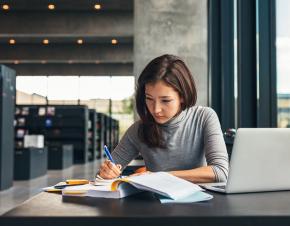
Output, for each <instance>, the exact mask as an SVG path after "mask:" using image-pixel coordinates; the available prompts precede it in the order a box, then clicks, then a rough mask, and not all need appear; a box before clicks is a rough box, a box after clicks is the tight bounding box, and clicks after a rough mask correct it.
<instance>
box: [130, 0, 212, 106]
mask: <svg viewBox="0 0 290 226" xmlns="http://www.w3.org/2000/svg"><path fill="white" fill-rule="evenodd" d="M134 4H135V5H134V75H135V76H136V78H137V77H138V76H139V75H140V73H141V71H142V69H143V68H144V67H145V65H146V64H147V63H148V62H149V61H150V60H151V59H153V58H155V57H157V56H159V55H162V54H165V53H169V54H174V55H178V56H179V57H181V58H183V59H184V60H185V62H186V63H187V65H188V66H189V68H190V70H191V72H192V74H193V76H194V79H195V81H196V83H197V89H198V103H197V104H199V105H208V95H207V90H208V87H207V83H208V76H207V0H182V1H176V0H146V1H144V0H135V1H134Z"/></svg>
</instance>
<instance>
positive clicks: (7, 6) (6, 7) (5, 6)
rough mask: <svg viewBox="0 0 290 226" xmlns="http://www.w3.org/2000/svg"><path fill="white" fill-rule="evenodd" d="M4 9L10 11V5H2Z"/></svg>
mask: <svg viewBox="0 0 290 226" xmlns="http://www.w3.org/2000/svg"><path fill="white" fill-rule="evenodd" d="M2 9H3V10H9V9H10V7H9V5H7V4H4V5H2Z"/></svg>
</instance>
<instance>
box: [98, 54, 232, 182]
mask: <svg viewBox="0 0 290 226" xmlns="http://www.w3.org/2000/svg"><path fill="white" fill-rule="evenodd" d="M196 99H197V93H196V87H195V82H194V80H193V77H192V75H191V73H190V71H189V69H188V68H187V66H186V65H185V63H184V62H183V61H182V60H181V59H180V58H178V57H176V56H173V55H163V56H160V57H157V58H155V59H153V60H152V61H151V62H150V63H149V64H148V65H147V66H146V67H145V69H144V70H143V72H142V73H141V75H140V77H139V79H138V83H137V90H136V107H137V112H138V114H139V116H140V120H139V121H137V122H135V123H134V124H133V125H132V126H131V127H130V128H129V129H128V130H127V131H126V133H125V135H124V136H123V137H122V139H121V141H120V143H119V144H118V146H117V147H116V148H115V150H114V151H113V153H112V157H113V159H114V161H115V163H116V164H114V163H112V162H110V161H108V160H107V161H105V162H104V163H103V164H102V165H101V168H100V170H99V176H101V177H102V178H106V179H109V178H115V177H118V176H119V175H120V174H121V169H124V168H125V167H126V166H127V164H128V163H129V162H130V161H131V160H133V159H134V158H135V157H137V156H138V154H139V153H140V154H141V155H142V157H143V159H144V162H145V165H146V168H147V169H148V170H149V171H153V172H156V171H166V172H169V173H171V174H173V175H175V176H177V177H180V178H183V179H185V180H188V181H192V182H194V183H203V182H223V181H226V180H227V175H228V155H227V151H226V146H225V143H224V140H223V135H222V131H221V128H220V123H219V120H218V117H217V115H216V113H215V112H214V111H213V110H212V109H211V108H208V107H201V106H195V103H196Z"/></svg>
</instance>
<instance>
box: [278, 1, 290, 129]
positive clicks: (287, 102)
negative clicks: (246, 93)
mask: <svg viewBox="0 0 290 226" xmlns="http://www.w3.org/2000/svg"><path fill="white" fill-rule="evenodd" d="M289 12H290V1H289V0H276V30H277V32H276V40H277V41H276V47H277V98H278V102H277V103H278V127H290V64H289V62H290V30H289V27H290V14H289Z"/></svg>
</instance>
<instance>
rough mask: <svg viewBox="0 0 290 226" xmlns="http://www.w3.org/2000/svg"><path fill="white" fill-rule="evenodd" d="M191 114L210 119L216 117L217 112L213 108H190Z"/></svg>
mask: <svg viewBox="0 0 290 226" xmlns="http://www.w3.org/2000/svg"><path fill="white" fill-rule="evenodd" d="M189 113H190V114H194V115H197V116H203V117H206V118H207V117H210V116H213V115H216V112H215V111H214V110H213V109H212V108H211V107H205V106H193V107H190V108H189Z"/></svg>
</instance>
